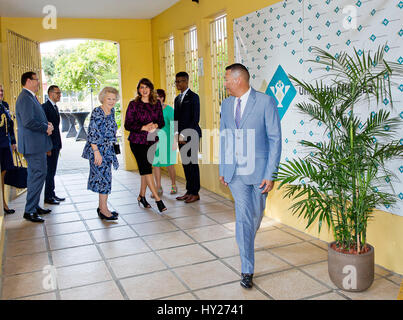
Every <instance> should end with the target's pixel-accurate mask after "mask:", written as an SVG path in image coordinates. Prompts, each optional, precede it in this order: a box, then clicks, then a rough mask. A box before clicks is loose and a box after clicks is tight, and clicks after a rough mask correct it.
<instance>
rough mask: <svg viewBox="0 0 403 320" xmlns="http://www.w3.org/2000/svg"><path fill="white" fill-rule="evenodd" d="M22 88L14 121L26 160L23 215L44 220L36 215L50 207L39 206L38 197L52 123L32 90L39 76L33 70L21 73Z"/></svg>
mask: <svg viewBox="0 0 403 320" xmlns="http://www.w3.org/2000/svg"><path fill="white" fill-rule="evenodd" d="M21 84H22V86H23V89H22V91H21V93H20V95H19V96H18V98H17V102H16V104H15V109H16V116H17V124H18V150H19V152H21V153H22V154H23V155H24V158H25V159H26V160H27V163H28V170H27V171H28V178H27V200H26V204H25V213H24V218H25V219H27V220H29V221H32V222H44V220H43V219H42V218H41V217H40V216H39V215H40V214H45V213H50V212H51V210H48V209H46V210H45V209H42V208H40V207H39V199H40V197H41V192H42V188H43V184H44V182H45V178H46V152H48V151H50V150H52V140H51V139H50V137H49V136H50V135H51V134H52V131H53V125H52V124H51V123H50V122H48V120H47V119H46V115H45V112H44V111H43V109H42V106H41V104H40V103H39V101H38V99H37V97H36V95H35V93H36V92H38V90H39V85H40V83H39V78H38V76H37V74H36V73H35V72H31V71H30V72H26V73H24V74H23V75H22V76H21Z"/></svg>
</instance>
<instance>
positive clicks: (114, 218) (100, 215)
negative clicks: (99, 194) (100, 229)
mask: <svg viewBox="0 0 403 320" xmlns="http://www.w3.org/2000/svg"><path fill="white" fill-rule="evenodd" d="M97 213H98V217H99V218H100V219H101V220H118V216H116V215H114V214H113V212H112V215H111V216H110V217H107V216H106V215H104V214H103V213H102V212H101V210H100V209H99V208H97Z"/></svg>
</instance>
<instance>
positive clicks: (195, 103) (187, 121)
mask: <svg viewBox="0 0 403 320" xmlns="http://www.w3.org/2000/svg"><path fill="white" fill-rule="evenodd" d="M174 120H175V121H177V122H178V123H177V128H175V129H176V131H178V132H179V133H181V132H182V130H184V129H194V130H196V131H197V133H198V134H199V137H201V135H202V133H201V129H200V126H199V121H200V99H199V95H198V94H197V93H194V92H193V91H192V90H190V89H189V90H188V91H187V92H186V94H185V96H184V97H183V100H182V103H180V101H179V96H177V97H176V98H175V109H174Z"/></svg>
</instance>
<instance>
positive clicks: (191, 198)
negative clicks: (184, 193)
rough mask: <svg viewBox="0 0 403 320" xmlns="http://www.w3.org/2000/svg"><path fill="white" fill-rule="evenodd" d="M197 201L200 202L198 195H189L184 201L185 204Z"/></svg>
mask: <svg viewBox="0 0 403 320" xmlns="http://www.w3.org/2000/svg"><path fill="white" fill-rule="evenodd" d="M197 200H200V196H199V195H197V196H195V195H193V194H191V195H190V196H189V197H188V198H187V199H186V200H185V203H192V202H195V201H197Z"/></svg>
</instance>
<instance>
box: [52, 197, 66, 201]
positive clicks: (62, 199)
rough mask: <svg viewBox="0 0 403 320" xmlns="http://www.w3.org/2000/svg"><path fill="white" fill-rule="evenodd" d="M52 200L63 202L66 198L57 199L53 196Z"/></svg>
mask: <svg viewBox="0 0 403 320" xmlns="http://www.w3.org/2000/svg"><path fill="white" fill-rule="evenodd" d="M53 199H55V200H56V201H64V200H66V198H59V197H57V196H54V197H53Z"/></svg>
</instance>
